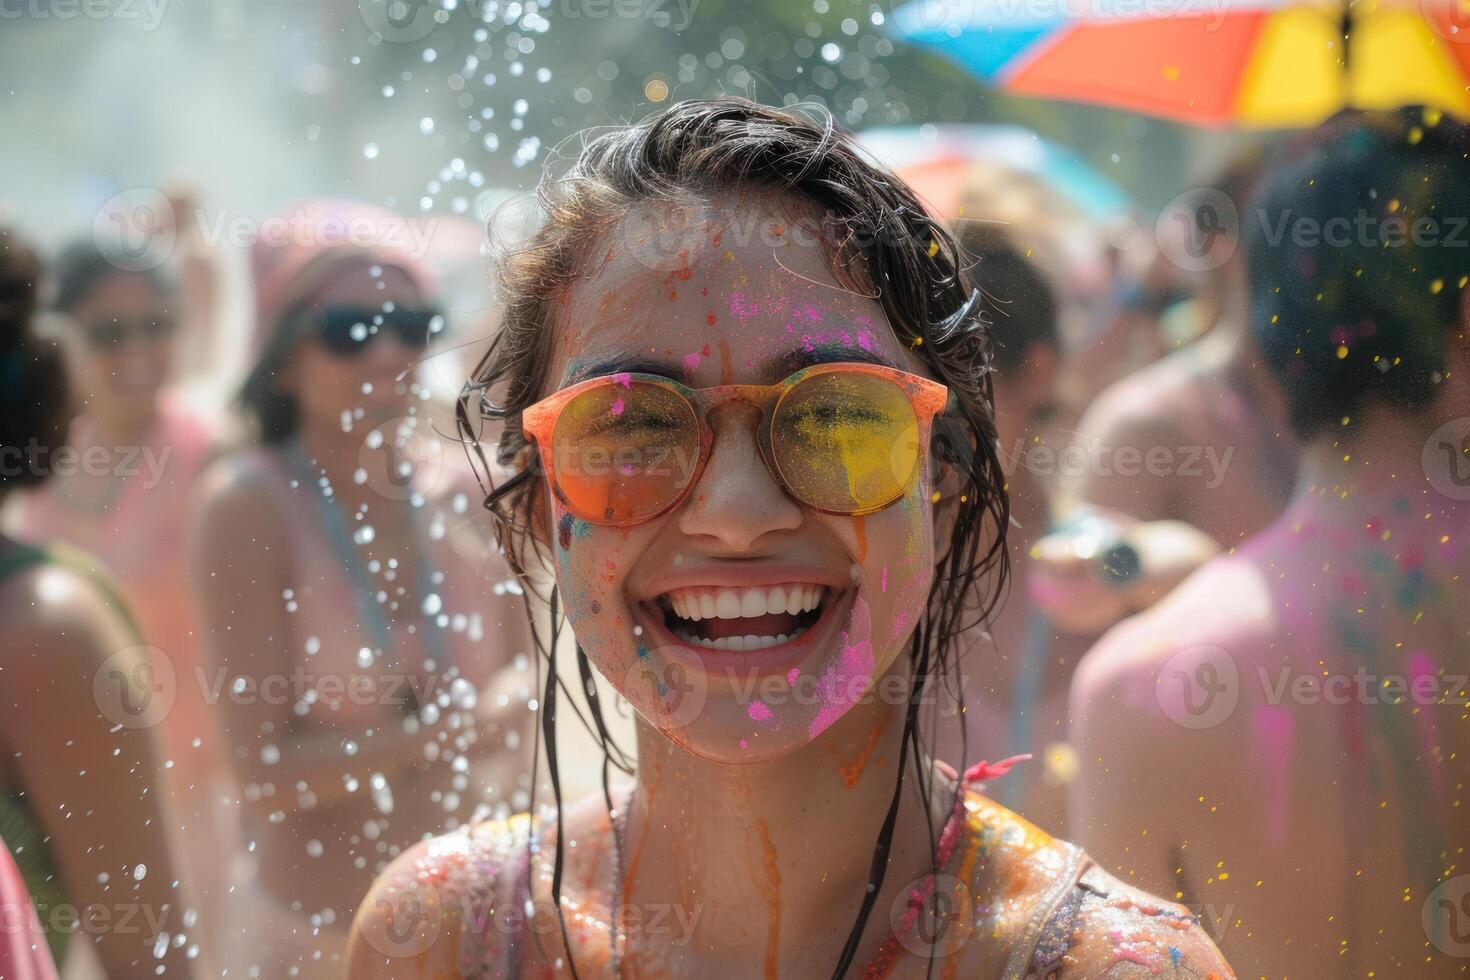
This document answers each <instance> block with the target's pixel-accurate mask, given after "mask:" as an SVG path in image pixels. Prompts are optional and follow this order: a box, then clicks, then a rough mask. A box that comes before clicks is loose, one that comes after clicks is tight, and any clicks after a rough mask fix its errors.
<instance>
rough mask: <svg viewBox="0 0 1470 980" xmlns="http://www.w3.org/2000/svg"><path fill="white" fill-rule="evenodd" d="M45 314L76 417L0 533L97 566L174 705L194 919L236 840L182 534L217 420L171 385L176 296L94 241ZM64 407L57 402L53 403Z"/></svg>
mask: <svg viewBox="0 0 1470 980" xmlns="http://www.w3.org/2000/svg"><path fill="white" fill-rule="evenodd" d="M49 280H50V286H51V288H50V289H49V296H50V302H49V311H48V312H49V314H50V319H51V321H52V323H53V331H54V332H55V333H56V334H57V335H58V337H59V339H60V341H61V348H62V350H63V352H64V354H65V361H66V369H67V375H68V380H69V383H70V384H69V387H70V390H71V391H72V393H73V399H72V404H71V405H70V406H69V407H70V409H71V411H72V412H74V413H75V414H74V415H73V416H72V417H71V421H70V425H69V427H68V429H67V433H66V448H65V449H64V450H62V449H58V451H57V453H56V454H54V457H53V459H52V460H51V465H50V469H51V478H50V479H48V480H46V481H45V482H44V483H42V484H40V485H39V486H37V487H35V488H33V489H30V490H27V491H23V492H21V493H17V494H16V495H15V499H14V500H13V501H12V502H11V504H10V506H9V507H8V508H7V511H8V513H7V515H6V516H7V520H6V526H7V527H8V528H9V529H10V531H11V533H13V534H14V535H15V536H16V537H17V538H19V539H21V540H23V541H26V542H28V543H31V544H34V545H38V546H45V545H47V544H50V543H64V544H68V545H71V546H73V547H75V548H79V549H81V550H83V551H86V552H87V553H88V554H90V555H93V556H95V557H96V558H97V559H98V560H100V561H101V563H102V565H103V567H104V568H106V570H107V571H108V573H110V575H111V576H112V578H113V579H114V580H115V581H116V582H117V583H118V587H119V589H120V591H121V593H122V596H123V599H124V600H125V601H126V603H127V607H128V609H129V611H130V612H131V613H132V615H133V617H134V619H135V621H136V623H137V626H138V630H139V633H140V636H141V641H142V643H143V644H144V645H145V646H146V647H147V648H148V651H147V655H148V657H149V669H151V670H152V671H153V672H154V674H155V675H157V676H158V677H160V678H163V679H164V680H163V681H162V682H163V683H166V684H168V685H169V687H170V690H171V691H172V692H173V702H172V706H171V708H170V710H169V711H168V713H167V715H166V716H165V717H164V718H163V720H162V722H161V727H160V730H159V735H160V740H161V741H160V751H161V752H162V753H163V755H164V758H165V760H166V762H167V764H168V767H169V768H168V777H167V781H168V787H169V797H170V802H171V804H172V809H173V812H174V814H175V817H176V819H178V820H179V821H180V830H181V831H182V833H183V839H184V840H185V842H186V844H187V846H188V848H189V854H188V860H187V867H188V872H189V874H190V876H191V878H193V879H195V880H194V882H193V884H194V885H195V886H196V891H197V892H198V896H197V897H198V898H199V900H200V901H201V903H202V908H201V912H202V913H203V914H204V915H205V916H206V918H207V921H208V923H209V924H210V925H211V926H213V925H214V924H216V923H217V922H218V918H217V917H216V916H215V915H213V914H211V912H210V905H211V904H212V903H213V902H215V901H218V900H219V899H220V898H221V897H222V896H221V892H222V890H223V887H224V882H223V880H222V879H220V878H218V877H216V876H215V872H216V871H217V870H218V868H219V862H218V860H217V856H218V854H219V853H220V851H221V849H223V848H226V847H229V846H231V842H232V841H234V840H235V839H236V836H237V828H236V827H235V826H234V823H233V822H234V819H235V814H234V812H233V810H231V809H228V808H225V807H222V806H221V804H220V802H219V799H220V796H221V794H222V793H226V794H227V792H228V786H227V784H226V783H225V782H224V781H223V780H222V779H221V774H222V767H223V762H224V754H223V747H222V743H221V739H220V736H219V734H218V729H217V726H216V724H215V719H214V715H213V712H212V710H211V708H210V706H209V704H208V701H207V692H208V684H207V683H206V682H203V681H201V678H200V674H199V671H200V670H201V669H202V661H201V659H200V647H199V637H198V624H197V622H196V619H195V615H194V603H193V601H192V598H193V597H192V595H191V593H190V590H189V586H188V581H187V578H188V576H187V556H186V552H185V540H184V526H183V522H182V521H181V520H180V519H179V518H180V515H181V514H183V513H184V512H185V510H186V508H187V502H188V500H189V497H190V493H191V491H192V489H193V487H194V482H195V480H196V479H197V478H198V476H199V474H200V472H201V471H202V470H203V468H204V466H205V465H206V463H207V462H208V461H209V459H210V457H211V455H212V454H213V452H214V451H215V441H216V440H215V436H216V432H217V431H218V423H217V422H216V421H215V420H213V419H212V418H211V417H210V416H209V415H207V414H205V413H201V412H200V411H199V410H198V409H197V408H195V407H193V406H191V405H188V404H186V403H185V402H184V401H183V400H182V399H181V398H180V397H178V395H177V394H176V393H175V391H174V390H173V389H172V388H171V386H170V381H171V378H172V376H173V360H174V350H175V346H176V344H177V342H178V339H179V338H178V325H179V320H178V308H179V302H178V296H177V294H176V293H175V291H174V290H173V289H172V287H171V284H170V282H169V281H168V280H166V279H165V278H164V277H163V276H161V275H160V274H159V273H158V272H156V271H153V270H146V271H136V270H135V269H133V268H132V267H130V265H129V263H128V262H127V261H126V260H125V258H124V257H122V256H120V255H115V254H112V253H110V252H108V251H106V250H104V249H102V248H99V247H98V245H97V244H95V243H94V242H93V241H92V240H91V239H90V238H89V239H86V240H82V241H79V242H77V243H75V244H73V245H71V246H69V247H68V248H66V249H64V250H63V251H62V253H61V255H60V257H59V258H58V259H57V261H56V262H55V264H54V265H53V266H52V267H51V270H50V275H49ZM57 397H58V398H59V397H60V396H59V395H58V396H57Z"/></svg>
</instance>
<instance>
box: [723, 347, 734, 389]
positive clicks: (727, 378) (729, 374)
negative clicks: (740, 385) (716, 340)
mask: <svg viewBox="0 0 1470 980" xmlns="http://www.w3.org/2000/svg"><path fill="white" fill-rule="evenodd" d="M734 378H735V368H734V366H733V365H732V364H731V363H730V345H729V344H728V343H727V342H726V341H725V339H724V338H723V337H722V338H720V384H722V385H727V384H730V383H731V382H732V381H733V380H734Z"/></svg>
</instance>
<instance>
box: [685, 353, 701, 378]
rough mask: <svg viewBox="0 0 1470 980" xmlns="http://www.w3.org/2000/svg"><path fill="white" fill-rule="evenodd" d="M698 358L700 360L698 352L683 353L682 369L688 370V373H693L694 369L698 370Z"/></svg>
mask: <svg viewBox="0 0 1470 980" xmlns="http://www.w3.org/2000/svg"><path fill="white" fill-rule="evenodd" d="M699 360H700V358H699V355H698V354H685V355H684V370H686V371H688V372H689V373H690V374H693V373H694V372H695V371H698V370H699Z"/></svg>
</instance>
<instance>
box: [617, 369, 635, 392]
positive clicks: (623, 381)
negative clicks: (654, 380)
mask: <svg viewBox="0 0 1470 980" xmlns="http://www.w3.org/2000/svg"><path fill="white" fill-rule="evenodd" d="M612 379H613V381H614V382H615V383H617V384H620V385H622V386H623V387H624V388H630V389H631V388H632V387H633V376H632V375H631V374H629V373H628V372H626V371H624V372H623V373H622V374H615V375H613V376H612Z"/></svg>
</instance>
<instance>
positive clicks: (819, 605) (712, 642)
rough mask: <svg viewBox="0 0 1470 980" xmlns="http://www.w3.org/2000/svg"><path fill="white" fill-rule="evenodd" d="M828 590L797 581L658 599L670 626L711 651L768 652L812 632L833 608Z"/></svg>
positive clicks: (711, 589)
mask: <svg viewBox="0 0 1470 980" xmlns="http://www.w3.org/2000/svg"><path fill="white" fill-rule="evenodd" d="M832 599H833V592H832V590H831V589H830V588H828V587H827V586H825V585H817V584H815V583H807V582H793V583H790V584H787V585H773V586H761V587H757V588H743V589H735V588H716V587H699V588H685V589H674V590H673V591H671V592H665V593H664V594H663V595H661V596H659V597H658V599H657V600H655V604H656V606H657V609H658V611H659V612H661V613H662V614H663V617H664V626H665V627H667V628H668V630H669V632H670V633H672V634H673V635H674V636H675V637H677V638H678V639H679V640H681V641H683V642H684V643H688V644H689V645H690V646H696V647H703V648H705V649H707V650H732V651H747V650H765V649H768V648H770V647H777V646H781V645H782V644H784V643H790V642H792V641H793V640H795V639H797V638H798V637H800V636H801V635H802V634H804V633H806V632H807V631H808V630H809V629H811V628H812V627H813V626H814V625H816V623H817V621H818V620H820V619H821V618H822V614H823V612H825V610H826V609H827V608H828V606H830V605H831V602H832Z"/></svg>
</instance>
